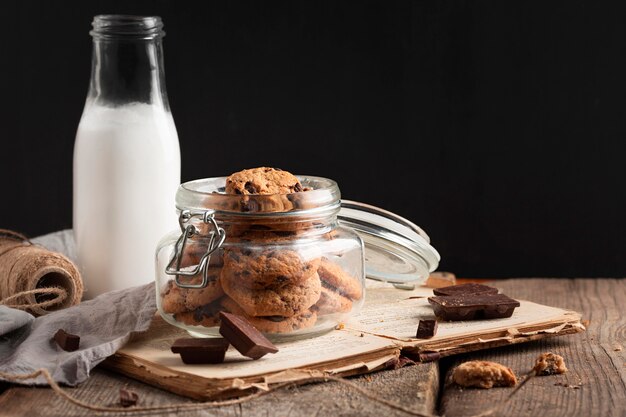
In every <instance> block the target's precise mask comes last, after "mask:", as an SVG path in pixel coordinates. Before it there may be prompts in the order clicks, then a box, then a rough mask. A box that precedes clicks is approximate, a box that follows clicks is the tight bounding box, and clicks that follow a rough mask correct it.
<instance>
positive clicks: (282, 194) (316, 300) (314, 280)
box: [161, 167, 363, 333]
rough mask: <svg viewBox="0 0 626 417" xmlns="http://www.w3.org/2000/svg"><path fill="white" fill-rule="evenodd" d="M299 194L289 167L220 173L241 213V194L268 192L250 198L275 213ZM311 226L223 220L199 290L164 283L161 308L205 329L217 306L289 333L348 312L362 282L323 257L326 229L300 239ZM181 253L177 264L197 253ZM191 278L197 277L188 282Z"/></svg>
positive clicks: (244, 203)
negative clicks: (219, 246)
mask: <svg viewBox="0 0 626 417" xmlns="http://www.w3.org/2000/svg"><path fill="white" fill-rule="evenodd" d="M306 191H307V190H306V189H304V188H303V187H302V185H301V184H300V182H299V180H298V179H297V178H296V177H295V176H293V175H292V174H290V173H289V172H286V171H282V170H277V169H274V168H265V167H263V168H255V169H249V170H244V171H240V172H237V173H235V174H233V175H231V176H230V177H228V178H227V180H226V187H225V192H226V193H227V194H233V195H241V196H242V197H241V200H240V202H241V203H240V211H241V212H244V213H245V212H248V211H250V210H251V209H252V210H253V211H254V207H252V208H251V207H250V202H251V201H254V200H252V199H251V198H250V197H249V196H254V195H272V196H275V197H277V198H275V199H270V200H263V199H258V201H263V202H265V204H266V202H267V201H273V203H272V205H274V206H275V207H276V211H277V212H281V211H284V210H285V209H286V208H287V207H286V206H287V205H288V204H292V203H293V201H297V198H293V197H294V195H295V196H297V193H302V192H306ZM255 207H256V206H255ZM293 208H294V207H291V208H290V209H293ZM261 211H265V212H267V211H268V207H263V209H262V210H261ZM270 211H271V210H270ZM243 217H245V216H243ZM218 220H219V219H218ZM317 224H319V223H312V222H306V221H298V222H288V221H282V220H281V221H280V222H276V220H275V219H274V220H272V221H270V220H268V223H267V224H263V223H260V222H259V221H258V219H257V220H256V221H254V222H244V221H241V222H236V223H232V224H230V225H229V226H230V227H227V228H226V231H227V238H226V241H225V243H224V245H223V248H224V249H223V251H221V252H220V253H219V254H214V255H213V256H212V257H211V264H210V266H209V271H208V272H209V284H208V285H207V287H205V288H202V289H184V288H179V287H178V286H177V285H176V284H175V283H174V281H173V280H171V281H169V282H168V284H167V286H166V288H165V289H164V290H163V291H162V294H161V295H162V298H161V307H162V310H163V311H164V312H165V313H168V314H172V315H173V317H174V319H175V320H177V321H179V322H181V323H184V324H186V325H194V326H205V327H212V326H217V325H219V318H218V317H219V316H218V313H219V311H227V312H230V313H234V314H238V315H241V316H243V317H245V318H246V319H247V320H248V321H250V323H252V324H253V325H254V326H255V327H256V328H257V329H259V330H260V331H262V332H266V333H290V332H293V331H297V330H300V329H306V328H310V327H312V326H314V325H315V323H316V322H317V321H318V319H319V318H320V317H321V316H324V315H330V314H332V315H336V314H342V313H347V312H350V311H351V310H352V306H353V302H355V301H357V300H361V299H362V297H363V289H362V284H361V282H360V281H359V280H358V279H357V278H355V277H353V276H351V275H350V274H349V273H347V272H346V271H345V270H344V269H343V268H342V267H341V266H339V265H338V264H337V263H335V262H333V261H331V260H330V259H329V258H330V257H331V256H328V257H324V256H323V254H324V249H323V248H324V245H323V241H326V242H327V241H328V240H329V239H332V238H333V237H334V234H333V233H332V231H331V232H329V233H325V235H319V234H318V235H316V237H315V236H314V237H313V238H311V236H310V235H308V237H307V239H306V242H307V243H303V241H304V240H303V239H302V234H303V233H306V230H308V229H311V228H315V227H317V226H316V225H317ZM322 226H324V225H323V224H322ZM320 242H322V243H320ZM190 248H191V247H190ZM186 256H187V258H184V259H183V266H185V265H184V264H185V261H186V262H187V263H189V264H193V262H196V263H197V262H198V261H199V259H200V257H201V256H202V251H201V250H200V251H197V252H196V253H193V252H190V254H186ZM181 279H183V278H181ZM199 281H200V277H193V278H191V279H189V282H193V283H196V282H199Z"/></svg>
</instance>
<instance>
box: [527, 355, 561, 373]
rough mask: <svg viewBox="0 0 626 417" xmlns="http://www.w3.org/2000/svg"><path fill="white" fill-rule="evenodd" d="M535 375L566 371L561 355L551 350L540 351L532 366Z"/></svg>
mask: <svg viewBox="0 0 626 417" xmlns="http://www.w3.org/2000/svg"><path fill="white" fill-rule="evenodd" d="M533 371H535V374H536V375H554V374H564V373H565V372H567V367H566V366H565V361H564V360H563V357H562V356H560V355H557V354H555V353H552V352H547V353H542V354H541V355H539V357H538V358H537V359H536V360H535V366H534V367H533Z"/></svg>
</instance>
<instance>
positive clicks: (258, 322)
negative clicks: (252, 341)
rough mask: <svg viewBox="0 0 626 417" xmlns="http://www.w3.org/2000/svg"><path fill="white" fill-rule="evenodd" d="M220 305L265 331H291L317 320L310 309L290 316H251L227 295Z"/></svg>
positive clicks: (307, 326)
mask: <svg viewBox="0 0 626 417" xmlns="http://www.w3.org/2000/svg"><path fill="white" fill-rule="evenodd" d="M222 306H223V307H224V309H225V310H226V311H228V312H230V313H233V314H237V315H240V316H242V317H244V318H245V319H246V320H248V321H249V322H250V324H252V325H253V326H254V327H256V328H257V329H258V330H259V331H261V332H265V333H291V332H294V331H296V330H301V329H306V328H309V327H312V326H313V325H314V324H315V322H316V321H317V313H316V312H315V311H311V310H305V311H303V312H302V313H299V314H296V315H295V316H291V317H282V316H272V317H252V316H249V315H248V314H246V312H245V311H244V310H243V309H242V308H241V307H240V306H239V304H237V303H236V302H235V301H234V300H233V299H232V298H229V297H224V298H223V299H222Z"/></svg>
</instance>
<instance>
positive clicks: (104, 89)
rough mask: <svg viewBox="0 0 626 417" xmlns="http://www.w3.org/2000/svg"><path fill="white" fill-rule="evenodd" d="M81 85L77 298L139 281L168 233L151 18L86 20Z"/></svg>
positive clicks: (171, 157) (156, 41)
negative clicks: (85, 88) (88, 56)
mask: <svg viewBox="0 0 626 417" xmlns="http://www.w3.org/2000/svg"><path fill="white" fill-rule="evenodd" d="M90 34H91V36H92V37H93V55H92V69H91V81H90V83H89V92H88V94H87V100H86V103H85V108H84V110H83V115H82V118H81V120H80V124H79V126H78V131H77V134H76V142H75V146H74V203H73V209H74V212H73V223H74V237H75V240H76V245H77V255H78V263H79V267H80V268H81V272H82V274H83V280H84V284H85V298H86V299H88V298H93V297H95V296H97V295H99V294H102V293H104V292H108V291H112V290H119V289H124V288H128V287H132V286H136V285H140V284H144V283H149V282H151V281H152V280H153V277H154V250H155V248H156V246H157V243H158V241H159V240H160V238H161V237H162V236H163V235H164V234H165V233H167V232H169V231H170V230H172V229H175V228H176V227H177V220H176V219H177V217H176V213H175V212H174V211H173V209H172V204H171V202H172V200H173V199H174V197H175V195H176V189H177V187H178V185H179V183H180V149H179V144H178V135H177V133H176V127H175V126H174V120H173V118H172V114H171V112H170V108H169V104H168V101H167V93H166V89H165V73H164V70H163V47H162V42H163V36H165V33H164V32H163V23H162V21H161V18H160V17H142V16H125V15H101V16H96V17H95V18H94V21H93V30H92V31H91V32H90Z"/></svg>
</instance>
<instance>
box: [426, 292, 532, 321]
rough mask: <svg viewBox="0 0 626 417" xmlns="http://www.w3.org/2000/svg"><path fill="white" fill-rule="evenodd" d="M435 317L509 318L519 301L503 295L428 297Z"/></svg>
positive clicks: (458, 318)
mask: <svg viewBox="0 0 626 417" xmlns="http://www.w3.org/2000/svg"><path fill="white" fill-rule="evenodd" d="M428 302H429V303H430V305H431V306H432V307H433V310H434V311H435V315H436V316H437V317H439V318H441V319H443V320H451V321H458V320H481V319H496V318H505V317H511V315H512V314H513V310H515V307H519V305H520V304H519V301H516V300H514V299H512V298H509V297H507V296H506V295H504V294H463V295H454V296H442V297H428Z"/></svg>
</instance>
